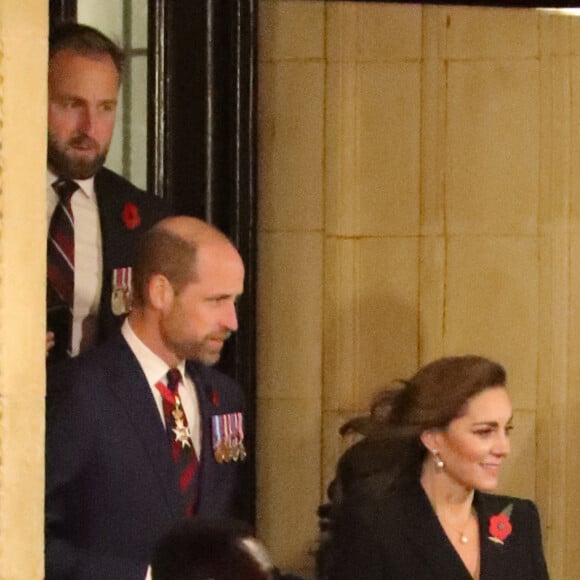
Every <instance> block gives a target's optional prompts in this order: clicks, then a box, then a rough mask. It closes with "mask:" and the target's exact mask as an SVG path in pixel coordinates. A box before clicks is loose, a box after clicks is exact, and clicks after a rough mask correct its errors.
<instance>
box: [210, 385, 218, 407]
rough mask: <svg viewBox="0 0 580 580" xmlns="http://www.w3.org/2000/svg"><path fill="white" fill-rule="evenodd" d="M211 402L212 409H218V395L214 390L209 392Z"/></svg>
mask: <svg viewBox="0 0 580 580" xmlns="http://www.w3.org/2000/svg"><path fill="white" fill-rule="evenodd" d="M211 402H212V403H213V406H214V407H219V405H220V394H219V393H218V392H217V391H216V390H215V389H212V390H211Z"/></svg>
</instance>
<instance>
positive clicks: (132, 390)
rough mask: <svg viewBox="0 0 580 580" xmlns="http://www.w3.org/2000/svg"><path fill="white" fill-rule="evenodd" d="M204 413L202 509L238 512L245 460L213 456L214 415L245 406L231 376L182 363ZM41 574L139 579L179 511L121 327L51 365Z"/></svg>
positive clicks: (151, 408) (162, 442)
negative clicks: (97, 343) (104, 339)
mask: <svg viewBox="0 0 580 580" xmlns="http://www.w3.org/2000/svg"><path fill="white" fill-rule="evenodd" d="M187 372H188V373H189V374H190V376H191V377H192V378H193V380H194V382H195V385H196V389H197V396H198V399H199V407H200V414H201V426H202V452H201V457H200V469H199V470H198V475H197V477H198V478H199V479H198V498H199V500H198V501H199V505H198V513H199V514H203V515H215V516H223V517H237V516H238V515H239V514H238V513H237V511H236V508H237V502H238V497H239V494H240V476H241V473H240V472H241V465H240V464H239V463H235V462H228V463H218V462H217V461H216V460H215V459H214V456H213V450H212V441H211V419H212V416H213V415H221V414H224V413H233V412H238V411H242V409H243V396H242V393H241V390H240V388H239V386H238V385H237V383H235V382H234V381H232V380H231V379H229V378H228V377H226V376H225V375H223V374H222V373H220V372H218V371H217V370H214V369H212V368H210V367H204V366H202V365H197V364H193V363H191V362H188V363H187ZM47 392H48V395H47V397H48V398H47V425H46V429H47V433H46V580H64V579H68V580H104V579H107V580H143V579H144V577H145V571H146V567H147V564H148V562H149V558H150V555H151V552H152V549H153V546H154V544H155V543H156V542H157V540H159V538H160V537H161V535H162V534H163V533H164V532H165V531H166V530H168V529H169V527H170V526H171V525H172V524H173V523H174V522H175V521H177V520H178V519H180V518H182V517H183V516H184V514H185V507H184V505H183V501H182V497H181V494H180V491H179V488H178V480H177V474H176V471H175V465H174V463H173V461H172V459H171V455H170V447H169V445H168V442H167V436H166V432H165V429H164V426H163V423H162V421H161V418H160V416H159V411H158V409H157V406H156V404H155V401H154V398H153V395H152V393H151V390H150V388H149V385H148V384H147V381H146V379H145V375H144V374H143V372H142V370H141V367H140V365H139V363H138V362H137V359H136V358H135V356H134V355H133V353H132V351H131V349H130V348H129V346H128V344H127V342H126V341H125V340H124V338H123V337H122V336H121V335H120V333H118V335H116V336H115V337H113V338H112V339H110V340H108V341H107V342H105V343H104V344H102V345H101V346H99V347H97V348H95V349H92V350H90V351H88V352H87V353H84V354H81V355H80V356H78V357H76V358H73V359H71V360H69V361H66V362H65V363H64V364H61V365H56V366H54V367H52V368H51V369H50V371H49V382H48V391H47Z"/></svg>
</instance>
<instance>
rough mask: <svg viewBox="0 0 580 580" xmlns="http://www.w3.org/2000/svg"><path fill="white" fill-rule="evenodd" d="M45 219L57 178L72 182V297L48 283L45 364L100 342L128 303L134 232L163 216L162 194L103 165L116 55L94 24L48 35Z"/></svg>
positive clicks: (54, 201)
mask: <svg viewBox="0 0 580 580" xmlns="http://www.w3.org/2000/svg"><path fill="white" fill-rule="evenodd" d="M49 44H50V51H49V72H48V155H47V157H48V171H47V222H48V223H50V220H51V217H52V215H53V211H54V209H55V207H57V205H58V201H59V198H58V195H57V193H56V191H55V189H54V185H55V183H56V182H57V181H59V180H63V179H64V180H69V181H72V182H74V183H75V184H76V185H77V186H78V189H77V190H76V191H75V192H74V193H73V195H72V198H71V206H72V215H73V220H74V262H75V264H74V304H73V305H72V324H71V319H70V315H69V311H70V309H71V305H70V304H68V303H67V302H66V301H64V300H62V297H61V296H58V295H51V292H52V293H53V294H54V290H53V288H51V284H50V281H49V284H48V312H47V330H48V331H49V334H48V335H47V349H49V352H48V355H49V363H52V362H54V361H58V360H61V359H62V358H66V357H67V356H74V355H76V354H78V352H79V351H82V350H85V349H86V348H88V347H90V346H93V345H95V344H97V343H99V342H102V340H104V339H105V338H106V337H107V336H110V335H111V333H112V331H113V330H115V329H116V328H118V327H119V326H120V324H121V322H122V319H123V316H124V315H125V314H126V313H127V311H128V307H129V299H130V296H129V288H130V279H131V267H132V266H133V261H134V254H135V250H136V244H137V239H138V237H139V236H140V235H141V233H142V232H144V231H146V230H147V229H148V228H149V227H150V226H151V225H153V224H154V223H155V222H156V221H158V220H159V219H161V218H162V217H164V216H166V215H167V213H168V212H167V211H166V208H165V206H164V204H163V202H162V200H161V199H160V198H158V197H156V196H154V195H150V194H147V193H145V192H144V191H142V190H140V189H138V188H137V187H135V186H134V185H133V184H132V183H130V182H129V181H127V180H126V179H124V178H123V177H121V176H119V175H117V174H115V173H113V172H112V171H109V170H108V169H106V168H104V167H103V164H104V162H105V159H106V157H107V153H108V150H109V146H110V143H111V138H112V136H113V129H114V126H115V117H116V111H117V98H118V92H119V85H120V79H121V73H122V69H123V60H124V55H123V52H122V51H121V49H120V48H119V47H118V46H117V45H116V44H114V43H113V42H112V41H111V40H110V39H109V38H107V37H106V36H105V35H103V34H102V33H101V32H99V31H98V30H95V29H94V28H91V27H89V26H84V25H80V24H74V23H68V24H64V25H61V26H58V27H56V28H55V29H54V30H53V31H52V32H51V35H50V43H49Z"/></svg>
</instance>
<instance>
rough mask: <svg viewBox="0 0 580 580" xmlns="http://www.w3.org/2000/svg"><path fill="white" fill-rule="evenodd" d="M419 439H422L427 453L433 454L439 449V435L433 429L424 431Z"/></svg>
mask: <svg viewBox="0 0 580 580" xmlns="http://www.w3.org/2000/svg"><path fill="white" fill-rule="evenodd" d="M419 438H420V439H421V443H423V445H424V446H425V448H426V449H427V451H431V452H433V451H436V450H437V449H438V442H437V434H436V431H434V430H433V429H429V430H428V431H423V433H421V435H420V436H419Z"/></svg>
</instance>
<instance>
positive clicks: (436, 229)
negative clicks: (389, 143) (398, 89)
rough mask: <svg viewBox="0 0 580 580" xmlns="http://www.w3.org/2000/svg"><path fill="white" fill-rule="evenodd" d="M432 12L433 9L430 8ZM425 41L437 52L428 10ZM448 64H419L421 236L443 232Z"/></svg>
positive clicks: (435, 33) (428, 61)
mask: <svg viewBox="0 0 580 580" xmlns="http://www.w3.org/2000/svg"><path fill="white" fill-rule="evenodd" d="M430 8H431V9H433V8H435V7H430ZM426 14H427V15H429V18H428V19H427V24H428V26H427V30H426V32H425V42H426V43H429V45H434V46H435V48H433V49H432V50H433V51H436V50H437V49H438V44H439V43H438V39H437V38H433V37H437V36H438V33H439V30H438V29H437V28H436V27H435V25H434V22H433V20H434V18H431V16H433V14H432V12H431V10H428V11H427V12H426ZM446 106H447V64H446V63H445V62H444V61H443V60H442V59H437V58H428V57H426V58H425V59H424V60H423V63H422V65H421V103H420V108H421V139H420V146H421V159H420V179H421V185H420V187H421V196H420V198H421V207H420V220H421V223H420V226H421V233H422V235H441V234H443V232H444V230H445V162H446V158H445V157H446V139H447V128H446V124H447V110H446Z"/></svg>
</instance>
